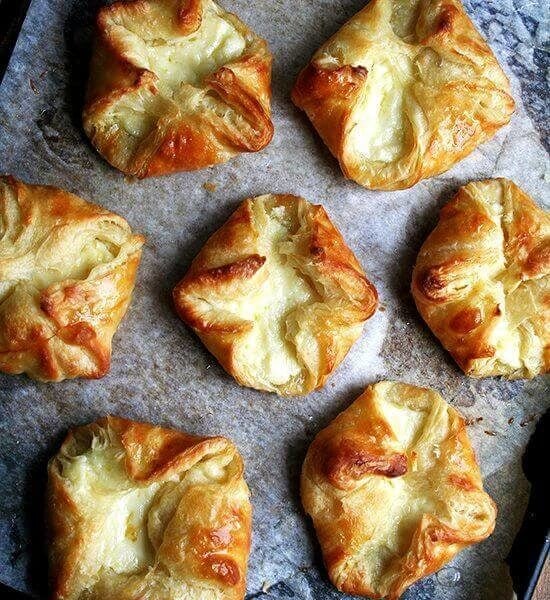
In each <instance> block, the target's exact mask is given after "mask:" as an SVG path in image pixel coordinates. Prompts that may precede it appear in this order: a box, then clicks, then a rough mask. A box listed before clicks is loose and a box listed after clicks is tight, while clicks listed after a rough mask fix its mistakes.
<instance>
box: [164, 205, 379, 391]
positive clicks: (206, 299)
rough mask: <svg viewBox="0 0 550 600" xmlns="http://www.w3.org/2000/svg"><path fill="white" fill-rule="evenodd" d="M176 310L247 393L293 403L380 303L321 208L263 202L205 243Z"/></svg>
mask: <svg viewBox="0 0 550 600" xmlns="http://www.w3.org/2000/svg"><path fill="white" fill-rule="evenodd" d="M174 301H175V304H176V308H177V311H178V314H179V315H180V317H181V318H182V319H183V320H184V321H185V322H186V323H187V324H188V325H190V326H191V327H192V328H193V329H194V331H195V332H196V333H197V335H198V336H199V337H200V338H201V340H202V341H203V342H204V344H205V345H206V347H207V348H208V349H209V350H210V351H211V352H212V354H214V356H215V357H216V358H217V359H218V360H219V361H220V363H221V365H222V366H223V367H224V369H225V370H226V371H227V372H228V373H230V374H231V375H233V377H235V379H236V380H237V381H238V382H239V383H240V384H241V385H245V386H249V387H253V388H256V389H258V390H266V391H270V392H276V393H277V394H281V395H284V396H294V395H302V394H307V393H309V392H310V391H312V390H314V389H316V388H319V387H321V386H322V385H323V384H324V383H325V380H326V379H327V377H328V376H329V375H330V374H331V373H332V371H333V370H334V369H335V368H336V367H337V366H338V365H339V364H340V362H341V361H342V360H343V359H344V357H345V355H346V354H347V352H348V350H349V349H350V347H351V346H352V344H353V343H354V342H355V341H356V340H357V338H358V337H359V336H360V334H361V331H362V328H363V324H364V322H365V321H366V320H367V319H368V318H369V317H370V316H371V315H372V314H373V313H374V311H375V310H376V306H377V302H378V297H377V293H376V290H375V288H374V286H373V285H372V284H371V283H370V282H369V281H368V279H367V278H366V276H365V274H364V272H363V269H362V268H361V266H360V265H359V262H358V261H357V259H356V258H355V256H354V254H353V253H352V251H351V250H350V249H349V248H348V247H347V246H346V243H345V242H344V240H343V238H342V236H341V235H340V233H339V232H338V230H337V229H336V227H335V226H334V225H333V224H332V222H331V221H330V219H329V218H328V215H327V213H326V212H325V210H324V209H323V207H322V206H315V205H312V204H310V203H309V202H307V201H306V200H304V199H303V198H299V197H297V196H288V195H266V196H259V197H257V198H253V199H249V200H245V201H244V202H243V203H242V204H241V205H240V207H239V208H238V209H237V210H236V211H235V213H234V214H233V215H232V216H231V217H230V219H229V220H228V221H227V222H226V223H225V225H223V226H222V227H221V229H219V230H218V231H217V232H216V233H215V234H214V235H213V236H212V237H211V238H210V239H209V240H208V241H207V242H206V245H205V246H204V248H203V249H202V250H201V251H200V253H199V254H198V256H197V257H196V258H195V260H194V261H193V263H192V265H191V267H190V269H189V271H188V273H187V274H186V275H185V277H184V278H183V279H182V280H181V281H180V283H179V284H178V285H177V287H176V288H175V289H174Z"/></svg>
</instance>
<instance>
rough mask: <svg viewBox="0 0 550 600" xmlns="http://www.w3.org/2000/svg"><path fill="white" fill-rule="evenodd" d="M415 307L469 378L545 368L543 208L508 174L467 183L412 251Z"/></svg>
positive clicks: (548, 236) (548, 347)
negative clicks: (413, 254)
mask: <svg viewBox="0 0 550 600" xmlns="http://www.w3.org/2000/svg"><path fill="white" fill-rule="evenodd" d="M412 293H413V296H414V299H415V302H416V306H417V307H418V310H419V312H420V314H421V315H422V317H423V318H424V320H425V321H426V323H427V324H428V326H429V327H430V329H431V330H432V331H433V332H434V333H435V335H436V336H437V337H438V338H439V340H440V341H441V343H442V344H443V346H444V347H445V348H446V349H447V350H448V351H449V352H450V353H451V355H452V356H453V358H454V359H455V360H456V362H457V363H458V364H459V366H460V368H461V369H462V370H463V371H464V372H465V373H466V375H470V376H472V377H492V376H495V375H504V376H506V377H509V378H518V377H533V376H535V375H537V374H539V373H547V372H548V371H549V370H550V214H548V213H547V212H544V211H543V210H541V209H540V208H539V207H538V206H537V205H536V204H535V203H534V202H533V201H532V200H531V198H529V196H527V194H525V193H524V192H522V191H521V190H520V189H519V188H518V186H517V185H515V184H514V183H512V182H511V181H509V180H507V179H488V180H486V181H478V182H474V183H469V184H468V185H465V186H464V187H461V188H460V189H459V190H458V193H457V195H456V196H455V197H454V198H453V200H451V201H450V202H449V203H448V204H447V205H446V206H444V207H443V209H442V210H441V213H440V218H439V223H438V224H437V226H436V228H435V229H434V231H432V233H431V234H430V235H429V236H428V239H427V240H426V241H425V242H424V245H423V246H422V248H421V249H420V252H419V254H418V258H417V262H416V266H415V268H414V273H413V282H412Z"/></svg>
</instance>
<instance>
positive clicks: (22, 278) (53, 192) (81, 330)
mask: <svg viewBox="0 0 550 600" xmlns="http://www.w3.org/2000/svg"><path fill="white" fill-rule="evenodd" d="M143 242H144V239H143V237H142V236H140V235H134V234H133V233H132V232H131V230H130V227H129V225H128V223H127V222H126V221H125V220H124V219H123V218H122V217H119V216H118V215H116V214H113V213H111V212H109V211H107V210H105V209H104V208H101V207H99V206H96V205H94V204H90V203H88V202H85V201H84V200H81V199H80V198H78V197H77V196H74V195H73V194H69V193H68V192H66V191H64V190H60V189H58V188H54V187H43V186H38V185H26V184H24V183H21V182H20V181H17V180H15V179H14V178H13V177H0V370H1V371H4V372H5V373H11V374H17V373H27V375H29V376H30V377H33V378H35V379H39V380H42V381H60V380H62V379H66V378H71V377H92V378H95V377H101V376H103V375H105V373H106V372H107V371H108V370H109V366H110V362H111V340H112V338H113V335H114V333H115V331H116V329H117V327H118V325H119V323H120V321H121V319H122V317H123V316H124V313H125V312H126V309H127V307H128V303H129V302H130V297H131V294H132V290H133V288H134V281H135V276H136V269H137V266H138V264H139V260H140V257H141V247H142V245H143Z"/></svg>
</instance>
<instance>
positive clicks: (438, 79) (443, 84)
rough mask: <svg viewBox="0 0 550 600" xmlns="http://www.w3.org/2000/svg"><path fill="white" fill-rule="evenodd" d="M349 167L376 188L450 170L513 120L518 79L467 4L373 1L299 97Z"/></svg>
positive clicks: (320, 57) (318, 61)
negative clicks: (512, 78)
mask: <svg viewBox="0 0 550 600" xmlns="http://www.w3.org/2000/svg"><path fill="white" fill-rule="evenodd" d="M292 99H293V101H294V103H295V104H296V105H297V106H298V107H299V108H301V109H303V110H304V111H305V112H306V114H307V115H308V117H309V118H310V120H311V122H312V123H313V125H314V126H315V128H316V129H317V131H318V132H319V134H320V135H321V137H322V138H323V140H324V142H325V143H326V144H327V146H328V147H329V149H330V150H331V152H332V153H333V154H334V156H335V157H336V158H337V159H338V161H339V162H340V166H341V168H342V171H343V172H344V175H345V176H346V177H349V178H350V179H353V180H355V181H356V182H357V183H360V184H361V185H363V186H365V187H367V188H370V189H384V190H395V189H402V188H407V187H410V186H412V185H414V184H415V183H417V182H418V181H419V180H420V179H424V178H426V177H432V176H433V175H437V174H438V173H442V172H443V171H446V170H447V169H449V168H450V167H452V166H453V165H454V164H455V163H456V162H457V161H459V160H460V159H462V158H463V157H465V156H466V155H467V154H469V153H470V152H472V150H474V148H475V147H476V146H478V145H479V144H480V143H482V142H483V141H485V140H487V139H488V138H490V137H491V136H492V135H493V134H494V133H495V132H496V131H497V129H499V128H500V127H502V126H503V125H504V124H506V123H508V121H509V120H510V117H511V115H512V112H513V111H514V101H513V99H512V97H511V96H510V86H509V83H508V80H507V78H506V76H505V74H504V73H503V71H502V69H501V68H500V66H499V64H498V62H497V60H496V58H495V56H494V55H493V53H492V52H491V49H490V48H489V46H488V45H487V44H486V42H485V40H484V39H483V38H482V37H481V35H480V34H479V33H478V32H477V30H476V28H475V27H474V25H473V23H472V22H471V21H470V19H469V18H468V16H467V14H466V12H465V10H464V7H463V6H462V3H461V2H460V1H459V0H372V1H371V2H369V4H368V5H367V6H366V7H365V8H364V9H363V10H361V11H360V12H359V13H357V14H356V15H355V16H354V17H352V19H351V20H350V21H349V22H348V23H346V24H345V25H344V26H343V27H342V28H341V29H340V31H338V32H337V33H336V34H335V35H334V36H333V37H332V38H331V39H329V40H328V42H326V43H325V44H324V45H323V46H322V47H321V48H320V49H319V50H318V51H317V52H316V53H315V55H314V56H313V58H312V59H311V62H310V63H309V65H308V66H307V67H306V68H305V69H304V70H303V71H302V72H301V74H300V75H299V77H298V80H297V82H296V84H295V87H294V89H293V91H292Z"/></svg>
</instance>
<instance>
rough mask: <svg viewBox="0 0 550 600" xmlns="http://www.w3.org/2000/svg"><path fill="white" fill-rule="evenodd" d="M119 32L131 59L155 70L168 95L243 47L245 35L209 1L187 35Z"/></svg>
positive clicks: (238, 53) (194, 82)
mask: <svg viewBox="0 0 550 600" xmlns="http://www.w3.org/2000/svg"><path fill="white" fill-rule="evenodd" d="M121 35H122V36H123V38H124V39H125V42H126V44H127V47H128V48H129V50H128V52H127V54H128V56H129V58H130V59H131V60H132V62H134V63H135V64H136V65H137V66H138V67H141V68H143V69H148V70H149V71H152V72H153V73H155V74H156V75H157V77H158V78H159V82H158V86H159V89H160V91H161V92H164V93H166V94H167V95H169V96H171V95H172V93H173V92H174V91H176V90H178V89H179V88H180V87H181V86H182V85H183V84H190V85H199V84H200V83H201V81H202V80H203V78H204V77H205V76H206V75H208V74H210V73H213V72H215V71H216V70H217V69H218V68H219V67H221V66H222V65H224V64H226V63H228V62H231V61H232V60H235V59H236V58H238V57H239V56H241V55H242V54H243V52H244V50H245V47H246V40H245V38H244V37H243V36H242V35H241V33H239V31H237V29H236V28H235V26H234V25H233V24H232V23H231V22H230V21H228V20H226V19H225V18H224V17H223V14H222V13H221V10H220V9H217V8H216V7H214V5H212V4H208V5H207V6H205V9H204V12H203V18H202V22H201V25H200V27H199V28H198V29H197V30H196V31H194V32H193V33H191V34H190V35H181V36H175V37H170V38H167V37H166V38H165V37H156V38H152V39H143V38H142V37H140V35H138V34H137V33H134V32H133V31H131V30H130V29H128V28H125V29H124V32H123V33H122V34H121Z"/></svg>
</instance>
